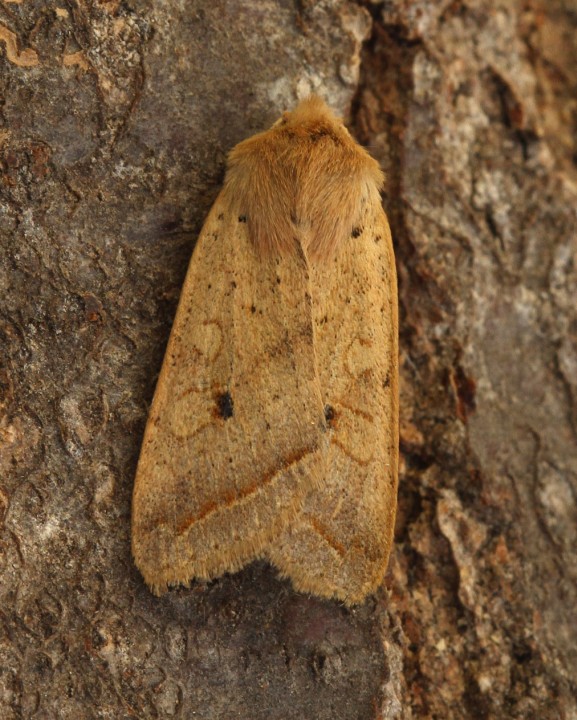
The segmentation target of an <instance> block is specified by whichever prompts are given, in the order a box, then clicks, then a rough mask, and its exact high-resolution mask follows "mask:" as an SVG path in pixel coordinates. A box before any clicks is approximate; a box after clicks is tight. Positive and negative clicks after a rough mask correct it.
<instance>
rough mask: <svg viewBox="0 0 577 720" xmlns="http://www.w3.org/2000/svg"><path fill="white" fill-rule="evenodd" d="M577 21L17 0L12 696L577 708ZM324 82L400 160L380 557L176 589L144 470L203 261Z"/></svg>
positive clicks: (187, 703) (6, 471)
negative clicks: (392, 462) (142, 543)
mask: <svg viewBox="0 0 577 720" xmlns="http://www.w3.org/2000/svg"><path fill="white" fill-rule="evenodd" d="M369 36H370V39H369V40H368V42H367V43H366V44H365V45H364V47H362V42H363V40H364V39H366V38H369ZM576 38H577V8H576V5H575V2H574V0H525V1H523V2H522V1H521V0H497V2H495V0H470V1H468V2H467V1H465V0H461V1H459V0H455V1H448V0H437V1H436V2H429V1H426V2H425V1H424V0H397V1H395V0H391V1H387V2H365V3H358V4H355V3H353V2H344V1H342V0H323V1H322V2H309V1H308V0H300V1H297V0H294V2H293V1H292V0H274V1H273V0H238V1H236V0H235V1H233V0H213V1H212V2H205V1H204V0H191V1H190V2H179V3H177V2H160V0H156V1H154V0H144V1H142V2H133V1H132V0H126V1H125V2H121V1H120V0H108V1H105V0H101V1H100V2H97V1H96V0H61V2H56V1H53V0H48V2H46V0H20V1H16V0H12V1H11V2H8V1H7V0H3V1H2V2H0V101H1V102H0V119H1V123H2V124H1V128H0V162H1V178H0V193H1V201H0V242H1V246H0V252H1V255H0V273H1V274H0V332H1V345H0V353H1V359H2V367H1V379H0V391H1V402H0V622H1V625H0V627H1V634H0V707H1V713H0V715H1V717H2V718H3V719H4V718H5V719H6V720H16V719H17V718H63V719H65V720H67V719H71V720H72V719H73V720H78V719H79V718H80V719H83V718H105V717H108V718H134V717H137V718H156V717H158V718H171V717H175V718H192V717H198V718H203V720H204V719H205V720H212V719H218V718H223V719H224V718H227V720H228V719H229V718H238V719H239V720H261V719H262V720H265V719H266V720H292V719H293V718H294V720H297V719H298V720H303V718H304V719H307V720H308V719H309V718H310V719H311V720H324V719H325V718H326V719H327V720H329V719H330V720H345V719H346V720H371V719H372V718H375V719H376V718H403V719H404V718H439V719H443V720H445V719H447V718H523V719H525V718H539V719H540V720H548V719H551V720H553V719H555V720H556V719H557V718H567V719H569V718H575V717H576V716H577V687H576V677H577V622H576V620H575V617H576V616H575V608H576V607H577V555H576V554H575V552H574V547H575V545H576V543H577V450H576V448H577V442H576V434H577V419H576V416H577V347H576V346H577V338H576V336H577V309H576V308H577V270H576V267H575V257H576V250H577V247H576V234H577V230H576V228H577V222H576V209H575V208H576V207H577V187H576V177H577V173H576V164H577V163H576V157H577V151H576V147H575V143H576V140H575V138H576V136H577V100H576V98H577V80H576V78H577V40H576ZM359 69H360V74H359ZM311 90H313V91H314V90H318V91H321V92H322V93H323V95H324V96H325V97H326V98H327V99H328V100H329V102H331V104H332V105H333V106H334V107H335V108H336V109H338V110H340V111H342V112H347V110H348V109H349V108H351V109H352V113H351V118H352V127H353V129H354V130H355V132H356V135H357V137H358V138H359V139H360V140H361V141H362V142H364V143H366V144H367V145H369V146H370V148H371V150H372V152H373V154H374V155H375V156H377V157H378V158H379V159H380V160H381V162H382V163H383V165H384V167H385V169H386V171H387V175H388V187H387V193H386V197H385V207H386V209H387V212H388V214H389V218H390V220H391V225H392V230H393V237H394V239H395V246H396V250H397V264H398V271H399V281H400V282H399V291H400V309H401V323H400V325H401V374H402V388H401V416H402V417H401V420H402V432H401V436H402V437H401V449H402V457H403V461H402V465H401V478H400V498H399V500H400V512H399V518H398V523H397V538H396V545H395V549H394V551H393V558H392V561H391V566H390V569H389V573H388V575H387V580H386V583H385V587H384V588H383V590H382V591H381V592H380V593H379V594H378V596H377V597H375V598H373V599H371V600H370V601H369V602H367V603H366V604H365V605H363V606H362V607H358V608H355V609H353V610H346V609H344V608H343V607H342V606H341V605H339V604H338V603H334V602H323V601H320V600H316V599H314V598H309V597H306V596H303V595H299V594H297V593H295V592H293V591H292V589H291V587H290V585H289V584H288V583H286V582H281V581H279V580H278V579H277V578H276V576H275V573H274V571H272V570H271V569H270V568H269V567H268V566H267V565H266V564H264V563H260V564H259V563H257V564H254V565H252V566H250V567H248V568H247V569H246V570H245V571H243V572H241V573H239V574H237V575H234V576H229V577H224V578H222V579H220V580H218V581H215V582H213V583H210V584H209V585H205V584H195V585H193V587H192V588H191V589H189V590H178V591H173V592H171V593H169V594H168V595H167V596H165V597H163V598H162V599H157V598H155V597H153V596H152V595H151V594H150V593H149V592H148V590H147V589H146V587H145V585H144V583H143V581H142V578H141V577H140V575H139V574H138V572H137V571H136V569H135V568H134V566H133V563H132V561H131V558H130V553H129V532H130V525H129V521H130V495H131V490H132V482H133V477H134V470H135V466H136V459H137V456H138V451H139V444H140V441H141V437H142V431H143V427H144V422H145V418H146V414H147V408H148V404H149V402H150V399H151V396H152V392H153V389H154V383H155V377H156V373H157V372H158V369H159V367H160V362H161V358H162V354H163V349H164V346H165V343H166V339H167V336H168V332H169V329H170V323H171V319H172V317H173V314H174V310H175V305H176V301H177V298H178V293H179V288H180V286H181V283H182V279H183V276H184V272H185V269H186V265H187V261H188V258H189V256H190V252H191V250H192V248H193V246H194V241H195V237H196V235H197V232H198V229H199V227H200V225H201V223H202V221H203V218H204V217H205V214H206V212H207V209H208V207H209V206H210V204H211V202H212V201H213V199H214V198H215V196H216V193H217V191H218V188H219V185H220V183H221V180H222V170H223V166H224V157H225V154H226V152H227V151H228V150H229V149H230V148H231V147H232V146H233V145H234V144H235V143H237V142H238V141H239V140H241V139H242V138H244V137H247V136H249V135H251V134H253V133H254V132H256V131H257V130H260V129H262V128H264V127H266V126H267V124H268V123H269V122H270V121H271V120H272V119H273V118H275V117H276V116H277V115H278V113H279V111H281V110H282V109H284V108H285V107H287V106H292V105H293V104H294V102H295V100H296V98H297V97H302V96H303V95H306V94H307V93H308V92H309V91H311ZM351 100H352V105H351V104H350V103H351Z"/></svg>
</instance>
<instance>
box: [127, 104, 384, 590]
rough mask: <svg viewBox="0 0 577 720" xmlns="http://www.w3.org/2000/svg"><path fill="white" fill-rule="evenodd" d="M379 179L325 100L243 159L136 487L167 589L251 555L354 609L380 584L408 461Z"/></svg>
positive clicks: (141, 527) (181, 310)
mask: <svg viewBox="0 0 577 720" xmlns="http://www.w3.org/2000/svg"><path fill="white" fill-rule="evenodd" d="M382 182H383V176H382V173H381V170H380V169H379V166H378V164H377V162H376V161H375V160H373V159H372V158H371V157H370V155H369V154H368V153H367V152H366V151H365V150H364V149H363V148H362V147H360V146H359V145H358V144H357V143H356V142H355V141H354V139H353V138H352V137H351V135H350V134H349V132H348V131H347V129H346V128H345V126H344V125H343V123H342V121H341V120H339V119H338V118H337V117H335V115H333V113H332V112H331V110H330V109H329V108H328V107H327V106H326V105H325V103H324V102H323V101H322V100H321V99H320V98H318V97H315V96H312V97H309V98H307V99H306V100H304V101H302V102H301V103H300V104H299V105H298V106H297V108H296V109H295V110H294V111H292V112H290V113H285V114H284V116H283V117H282V118H281V119H280V120H279V121H278V122H277V123H275V124H274V125H273V126H272V127H271V128H270V129H269V130H267V131H266V132H263V133H260V134H258V135H255V136H254V137H252V138H249V139H248V140H245V141H244V142H242V143H240V144H239V145H237V146H236V147H235V148H234V149H233V150H232V152H231V153H230V157H229V163H228V170H227V174H226V178H225V182H224V187H223V189H222V192H221V193H220V195H219V197H218V198H217V200H216V202H215V204H214V206H213V207H212V209H211V211H210V213H209V215H208V218H207V220H206V222H205V225H204V227H203V229H202V232H201V234H200V236H199V238H198V242H197V245H196V248H195V250H194V253H193V256H192V259H191V262H190V266H189V270H188V274H187V277H186V280H185V283H184V287H183V290H182V295H181V299H180V303H179V306H178V310H177V313H176V317H175V320H174V325H173V328H172V333H171V336H170V340H169V343H168V347H167V350H166V355H165V358H164V363H163V366H162V370H161V373H160V377H159V380H158V384H157V387H156V392H155V395H154V400H153V402H152V407H151V410H150V416H149V419H148V423H147V426H146V431H145V436H144V441H143V445H142V450H141V454H140V460H139V463H138V469H137V474H136V480H135V486H134V495H133V507H132V552H133V555H134V559H135V562H136V565H137V566H138V568H139V569H140V571H141V572H142V574H143V576H144V579H145V581H146V583H147V584H148V586H149V587H150V588H151V590H152V591H153V592H154V593H156V594H160V593H163V592H164V591H166V590H167V588H168V586H170V585H175V584H184V585H186V584H189V583H190V581H191V580H192V579H193V578H199V579H209V578H214V577H217V576H219V575H221V574H222V573H224V572H227V571H228V572H233V571H236V570H239V569H240V568H242V567H243V566H244V565H246V564H247V563H249V562H251V561H252V560H254V559H256V558H267V559H268V560H270V562H271V563H272V564H273V565H275V566H276V567H277V568H278V569H279V570H280V572H281V574H282V575H283V576H287V577H289V578H290V579H291V581H292V583H293V585H294V587H295V588H296V589H297V590H301V591H304V592H311V593H314V594H316V595H320V596H323V597H335V598H338V599H341V600H343V601H344V602H345V603H347V604H353V603H357V602H361V601H362V600H363V599H364V598H365V597H366V595H367V594H369V593H371V592H372V591H374V590H375V589H376V588H377V587H378V585H379V584H380V582H381V580H382V577H383V575H384V572H385V569H386V565H387V562H388V557H389V553H390V548H391V543H392V537H393V528H394V519H395V511H396V495H397V461H398V389H397V378H398V323H397V288H396V274H395V263H394V256H393V249H392V242H391V235H390V231H389V226H388V223H387V218H386V216H385V213H384V211H383V209H382V206H381V200H380V188H381V185H382Z"/></svg>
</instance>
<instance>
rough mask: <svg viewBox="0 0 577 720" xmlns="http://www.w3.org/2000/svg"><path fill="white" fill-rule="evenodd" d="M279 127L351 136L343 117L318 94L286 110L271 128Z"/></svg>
mask: <svg viewBox="0 0 577 720" xmlns="http://www.w3.org/2000/svg"><path fill="white" fill-rule="evenodd" d="M273 128H278V129H282V130H286V131H295V132H298V133H299V134H300V133H305V134H313V133H315V132H317V133H318V132H322V131H323V130H324V131H325V132H332V133H335V134H340V135H343V136H346V137H350V135H349V131H348V130H347V128H346V127H345V124H344V122H343V120H342V118H340V117H338V116H337V115H335V113H334V112H333V111H332V110H331V108H330V107H329V106H328V105H327V104H326V102H325V101H324V100H323V99H322V98H320V97H319V96H318V95H309V96H308V97H307V98H305V99H304V100H301V101H300V103H299V104H298V105H297V106H296V108H295V109H294V110H291V111H287V112H284V113H283V114H282V116H281V117H280V118H279V119H278V120H277V121H276V122H275V123H274V125H273V126H272V128H271V129H273Z"/></svg>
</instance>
